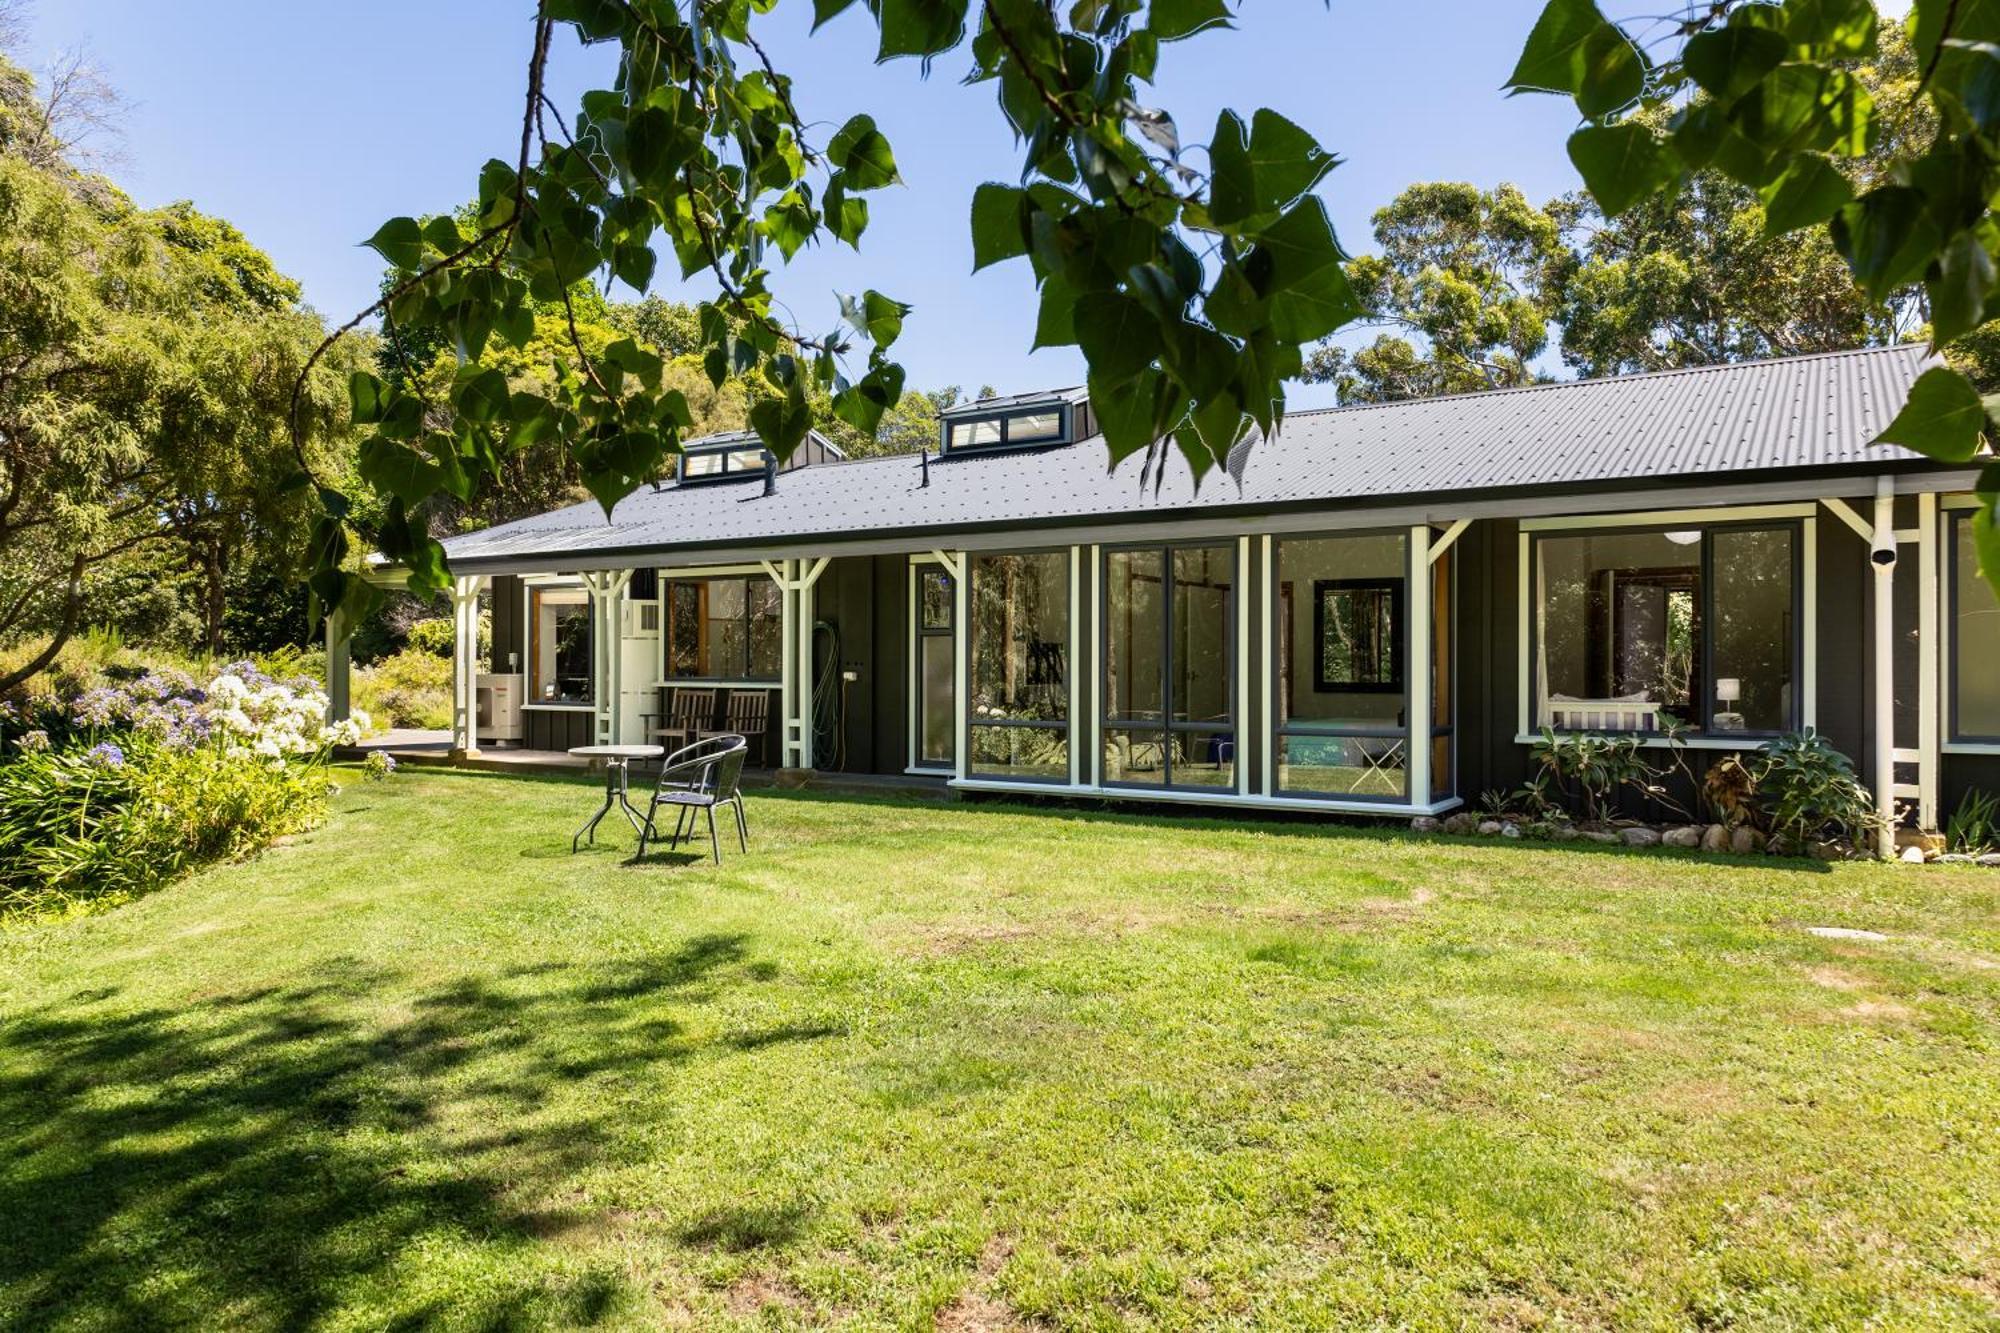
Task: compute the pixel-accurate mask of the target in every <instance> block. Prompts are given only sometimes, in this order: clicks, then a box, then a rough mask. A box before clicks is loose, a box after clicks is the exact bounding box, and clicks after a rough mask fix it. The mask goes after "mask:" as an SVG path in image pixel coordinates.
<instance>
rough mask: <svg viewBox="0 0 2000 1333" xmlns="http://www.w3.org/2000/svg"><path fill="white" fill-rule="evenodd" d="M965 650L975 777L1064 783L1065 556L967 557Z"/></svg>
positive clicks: (1067, 626)
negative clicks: (968, 583)
mask: <svg viewBox="0 0 2000 1333" xmlns="http://www.w3.org/2000/svg"><path fill="white" fill-rule="evenodd" d="M970 560H971V563H972V570H971V578H972V585H971V587H970V588H968V589H967V596H968V600H969V602H970V608H971V611H970V614H971V620H972V623H971V624H970V625H969V626H967V651H968V652H969V653H970V655H971V660H970V662H969V663H968V668H969V674H970V689H971V695H972V697H971V698H970V699H968V700H967V701H966V705H967V710H968V712H969V714H970V718H969V721H970V726H971V750H972V752H971V754H970V755H968V756H967V759H966V768H967V771H968V772H970V773H972V774H974V775H978V776H985V777H1002V778H1018V779H1030V780H1035V781H1042V782H1067V781H1068V780H1069V743H1070V737H1069V634H1070V605H1069V554H1068V552H1066V551H1043V552H1036V553H1034V554H1030V555H980V556H972V557H970Z"/></svg>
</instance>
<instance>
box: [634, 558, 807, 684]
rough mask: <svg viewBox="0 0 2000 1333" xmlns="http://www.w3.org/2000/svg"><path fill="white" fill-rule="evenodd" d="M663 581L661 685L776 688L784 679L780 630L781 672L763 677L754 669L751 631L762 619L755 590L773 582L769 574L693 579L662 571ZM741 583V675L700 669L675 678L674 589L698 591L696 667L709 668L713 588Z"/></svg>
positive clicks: (696, 577) (661, 594)
mask: <svg viewBox="0 0 2000 1333" xmlns="http://www.w3.org/2000/svg"><path fill="white" fill-rule="evenodd" d="M659 579H660V592H659V603H660V651H659V664H660V683H661V684H663V685H693V684H703V683H710V682H712V683H715V684H720V685H775V684H778V683H780V682H781V681H782V680H783V678H784V657H785V649H784V643H783V634H782V631H780V641H779V646H778V670H777V672H776V673H775V674H773V675H768V676H760V675H756V674H754V673H753V672H752V671H751V670H750V665H751V658H752V648H751V633H750V630H751V626H752V625H753V624H754V623H755V622H756V621H757V619H758V618H759V617H757V616H755V615H753V614H752V610H753V605H752V598H753V591H754V587H755V585H757V584H759V583H770V576H769V575H768V574H766V573H764V572H763V571H761V570H760V571H758V572H756V573H750V572H748V571H745V572H743V573H740V574H733V573H730V574H698V575H692V576H689V575H679V576H676V574H675V573H674V572H673V571H671V570H664V569H663V570H661V571H660V575H659ZM737 580H740V581H741V582H742V583H743V585H744V587H743V619H742V621H741V624H742V628H743V661H742V668H741V671H740V673H738V674H728V675H716V674H714V673H713V672H709V671H706V670H697V671H696V672H695V673H694V674H693V675H687V676H678V675H675V674H674V646H675V644H674V615H673V600H674V590H675V589H676V588H677V587H692V588H694V589H695V590H696V596H697V601H696V606H695V650H694V651H695V660H696V665H697V666H698V667H702V668H705V667H706V666H707V665H708V642H709V637H710V636H709V626H710V624H711V623H712V618H711V617H710V616H709V615H708V602H709V585H710V584H714V583H721V582H728V581H737ZM772 586H773V587H775V586H776V585H775V584H773V585H772ZM782 605H783V599H782V594H780V606H781V607H782ZM767 618H769V619H776V620H779V621H780V623H782V617H767Z"/></svg>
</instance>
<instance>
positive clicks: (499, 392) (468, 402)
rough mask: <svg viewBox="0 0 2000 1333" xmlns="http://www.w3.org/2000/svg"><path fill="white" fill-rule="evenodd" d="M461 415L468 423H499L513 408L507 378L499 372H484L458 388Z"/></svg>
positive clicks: (490, 370)
mask: <svg viewBox="0 0 2000 1333" xmlns="http://www.w3.org/2000/svg"><path fill="white" fill-rule="evenodd" d="M456 394H457V405H458V412H459V415H460V416H462V417H464V418H465V419H466V420H468V421H481V422H484V421H498V420H499V419H500V418H502V417H504V416H506V415H507V413H508V411H509V409H511V408H512V406H513V396H512V394H510V393H509V392H508V389H507V377H506V376H505V375H503V374H501V373H500V372H499V371H497V370H492V369H487V370H482V371H480V372H479V373H478V374H476V375H474V376H472V377H471V378H470V379H468V380H466V381H465V383H463V384H461V385H459V386H458V389H457V391H456Z"/></svg>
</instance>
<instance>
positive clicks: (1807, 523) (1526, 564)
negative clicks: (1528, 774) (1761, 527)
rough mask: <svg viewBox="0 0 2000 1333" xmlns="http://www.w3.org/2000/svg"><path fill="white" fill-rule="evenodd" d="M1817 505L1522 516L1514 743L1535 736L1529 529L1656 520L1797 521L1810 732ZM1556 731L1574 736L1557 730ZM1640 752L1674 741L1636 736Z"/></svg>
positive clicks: (1695, 741)
mask: <svg viewBox="0 0 2000 1333" xmlns="http://www.w3.org/2000/svg"><path fill="white" fill-rule="evenodd" d="M1818 515H1819V506H1818V505H1817V504H1781V505H1736V506H1733V507H1726V508H1714V509H1655V510H1648V511H1645V512H1642V513H1626V514H1564V515H1560V516H1555V517H1550V518H1530V519H1523V520H1522V521H1521V532H1520V546H1519V554H1518V556H1517V559H1516V566H1517V568H1516V571H1515V573H1516V578H1517V582H1516V589H1517V591H1516V596H1515V602H1516V606H1517V614H1516V617H1515V626H1514V641H1515V646H1516V649H1517V656H1516V659H1515V660H1516V674H1515V699H1516V703H1517V705H1518V707H1517V709H1516V714H1515V717H1516V725H1515V730H1514V741H1515V743H1516V744H1517V745H1528V744H1532V743H1533V742H1535V741H1538V740H1540V739H1541V733H1540V732H1539V731H1537V730H1535V727H1534V717H1533V713H1532V709H1533V707H1534V704H1533V695H1534V681H1533V678H1532V677H1531V675H1530V674H1529V673H1530V670H1531V667H1532V661H1533V657H1534V651H1533V645H1534V637H1533V636H1534V628H1535V614H1536V611H1537V610H1538V608H1537V607H1536V606H1535V605H1534V567H1533V561H1534V558H1535V534H1536V533H1538V532H1570V531H1578V530H1582V531H1595V530H1599V529H1603V528H1644V527H1658V526H1660V525H1661V524H1686V525H1688V526H1690V527H1700V526H1703V525H1706V524H1720V523H1746V522H1750V523H1754V522H1756V521H1757V520H1759V519H1782V520H1794V519H1795V520H1797V521H1798V523H1799V559H1800V561H1801V562H1802V563H1803V565H1804V566H1805V568H1804V571H1803V577H1802V578H1801V579H1800V581H1799V629H1800V633H1799V726H1800V727H1801V728H1802V729H1804V730H1808V731H1810V730H1812V729H1813V728H1814V727H1816V726H1817V725H1818V724H1819V517H1818ZM1556 734H1557V735H1578V734H1581V733H1577V732H1558V733H1556ZM1769 740H1770V737H1768V736H1765V737H1760V738H1758V739H1757V740H1756V741H1755V743H1746V742H1744V741H1729V740H1727V739H1725V738H1723V737H1720V736H1708V735H1701V736H1690V737H1688V738H1686V739H1684V740H1683V741H1682V742H1681V744H1682V745H1684V746H1686V747H1687V748H1688V749H1691V750H1755V749H1762V748H1763V747H1764V745H1765V744H1766V743H1767V742H1768V741H1769ZM1641 745H1642V747H1643V748H1646V749H1666V748H1669V747H1670V746H1672V745H1673V742H1672V741H1669V740H1666V739H1665V738H1662V737H1653V738H1650V739H1648V740H1645V741H1642V742H1641Z"/></svg>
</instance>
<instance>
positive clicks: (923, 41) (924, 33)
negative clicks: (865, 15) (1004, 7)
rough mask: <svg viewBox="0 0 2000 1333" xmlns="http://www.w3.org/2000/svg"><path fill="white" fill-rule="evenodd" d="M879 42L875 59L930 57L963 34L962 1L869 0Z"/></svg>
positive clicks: (953, 42)
mask: <svg viewBox="0 0 2000 1333" xmlns="http://www.w3.org/2000/svg"><path fill="white" fill-rule="evenodd" d="M873 3H875V4H877V5H878V6H879V7H878V8H877V10H876V17H877V21H878V22H879V24H880V26H881V29H882V41H881V44H880V45H879V46H878V47H877V48H876V52H875V59H876V60H878V61H882V60H893V59H894V58H895V57H897V56H934V55H939V54H941V53H943V52H945V51H949V50H951V48H952V47H954V46H957V45H958V43H959V41H960V39H962V38H963V37H964V36H965V10H966V0H873Z"/></svg>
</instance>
